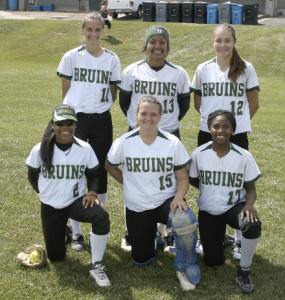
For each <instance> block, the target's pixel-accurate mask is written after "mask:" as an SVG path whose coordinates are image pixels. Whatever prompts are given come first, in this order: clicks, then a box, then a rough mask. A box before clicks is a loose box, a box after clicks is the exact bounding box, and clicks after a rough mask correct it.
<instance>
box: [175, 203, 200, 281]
mask: <svg viewBox="0 0 285 300" xmlns="http://www.w3.org/2000/svg"><path fill="white" fill-rule="evenodd" d="M169 224H170V225H171V226H172V231H173V234H174V238H175V242H176V249H174V250H173V251H174V252H176V257H175V260H174V267H175V269H176V270H177V271H180V272H185V273H186V275H187V277H188V279H189V281H190V282H191V283H193V284H197V283H199V282H200V268H199V266H198V265H196V264H195V263H196V260H197V253H196V249H195V248H196V243H197V226H198V221H197V219H196V217H195V214H194V213H193V212H192V211H191V209H190V208H188V209H187V211H183V212H179V209H177V210H176V212H175V214H173V213H172V212H171V211H170V213H169Z"/></svg>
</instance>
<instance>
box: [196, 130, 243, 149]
mask: <svg viewBox="0 0 285 300" xmlns="http://www.w3.org/2000/svg"><path fill="white" fill-rule="evenodd" d="M211 140H212V136H211V134H210V133H209V132H205V131H202V130H200V131H199V133H198V146H201V145H203V144H205V143H208V142H210V141H211ZM230 142H232V143H234V144H236V145H238V146H240V147H241V148H243V149H245V150H248V137H247V132H243V133H238V134H235V135H232V136H231V137H230Z"/></svg>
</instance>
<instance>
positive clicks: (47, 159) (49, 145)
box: [40, 120, 55, 171]
mask: <svg viewBox="0 0 285 300" xmlns="http://www.w3.org/2000/svg"><path fill="white" fill-rule="evenodd" d="M52 124H53V122H52V120H51V121H50V122H49V123H48V125H47V127H46V129H45V132H44V134H43V138H42V142H41V147H40V157H41V159H42V161H43V164H44V165H45V167H46V168H47V170H48V171H50V168H51V162H52V158H53V149H54V144H55V133H54V130H53V127H52Z"/></svg>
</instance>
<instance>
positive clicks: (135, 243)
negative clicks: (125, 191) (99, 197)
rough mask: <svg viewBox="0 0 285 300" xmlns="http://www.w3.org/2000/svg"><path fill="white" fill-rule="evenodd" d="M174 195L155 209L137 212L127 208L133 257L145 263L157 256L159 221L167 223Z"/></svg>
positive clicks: (138, 261) (136, 260)
mask: <svg viewBox="0 0 285 300" xmlns="http://www.w3.org/2000/svg"><path fill="white" fill-rule="evenodd" d="M173 198H174V197H171V198H169V199H167V200H166V201H165V202H164V203H163V204H162V205H160V206H158V207H157V208H155V209H151V210H145V211H142V212H135V211H132V210H129V209H128V208H126V221H127V228H128V232H129V240H130V243H131V245H132V259H133V260H134V261H135V262H137V263H141V264H143V263H145V262H147V261H149V260H150V259H152V258H154V256H155V247H154V246H155V244H154V239H155V235H156V231H157V223H162V224H167V221H168V214H169V211H170V203H171V202H172V200H173Z"/></svg>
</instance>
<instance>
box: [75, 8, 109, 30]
mask: <svg viewBox="0 0 285 300" xmlns="http://www.w3.org/2000/svg"><path fill="white" fill-rule="evenodd" d="M89 20H95V21H99V22H101V25H102V28H104V25H105V22H104V20H103V19H102V17H101V15H100V14H99V13H97V12H93V13H91V14H89V15H87V16H86V17H85V18H84V19H83V20H82V25H81V27H82V29H83V28H84V27H85V24H86V22H87V21H89Z"/></svg>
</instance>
